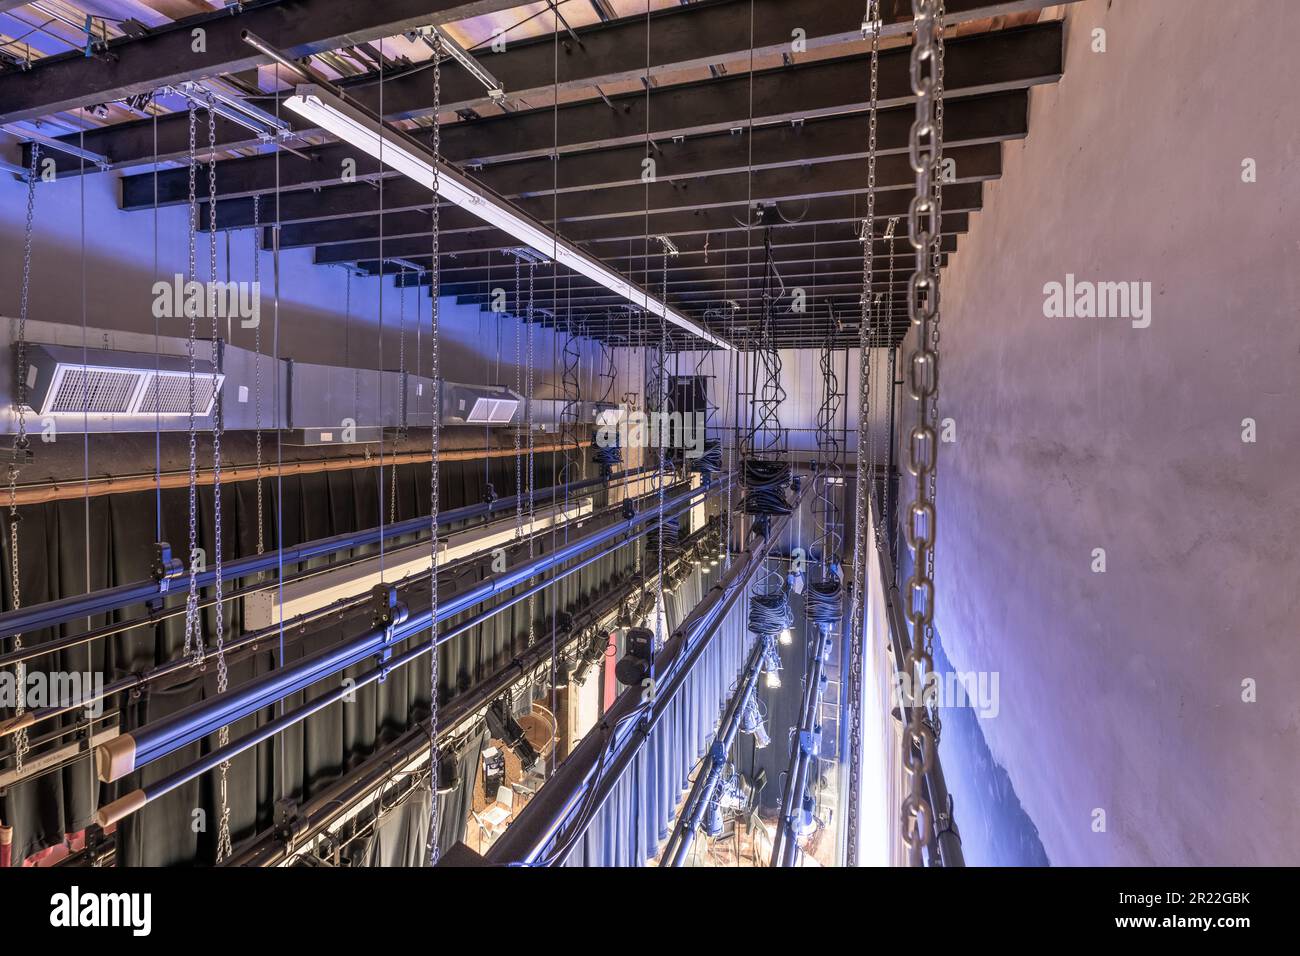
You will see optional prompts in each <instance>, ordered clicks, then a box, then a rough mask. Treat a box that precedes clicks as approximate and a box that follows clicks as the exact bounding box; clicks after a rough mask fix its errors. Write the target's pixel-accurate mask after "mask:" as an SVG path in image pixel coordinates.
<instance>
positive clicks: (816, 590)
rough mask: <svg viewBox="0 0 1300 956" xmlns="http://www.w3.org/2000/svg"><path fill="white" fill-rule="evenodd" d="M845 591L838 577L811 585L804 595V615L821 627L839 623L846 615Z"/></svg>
mask: <svg viewBox="0 0 1300 956" xmlns="http://www.w3.org/2000/svg"><path fill="white" fill-rule="evenodd" d="M843 591H844V588H843V586H842V585H841V584H840V579H839V578H838V577H832V578H827V579H826V580H825V581H814V582H813V583H812V584H810V585H809V586H808V588H807V590H805V591H804V595H803V608H804V614H805V615H806V616H807V618H808V620H809V621H810V622H811V623H813V624H820V625H831V624H835V623H837V622H838V621H839V620H840V618H841V617H842V616H843V614H844V610H843V606H842V605H843V601H842V594H843Z"/></svg>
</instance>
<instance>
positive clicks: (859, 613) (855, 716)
mask: <svg viewBox="0 0 1300 956" xmlns="http://www.w3.org/2000/svg"><path fill="white" fill-rule="evenodd" d="M867 23H868V24H869V26H870V29H871V91H870V104H871V106H870V113H869V118H868V121H867V122H868V126H867V220H866V222H865V223H864V224H863V228H862V242H863V247H862V321H861V322H860V324H859V325H858V377H859V388H858V392H859V400H858V442H857V446H858V447H857V476H858V480H857V498H858V500H857V507H856V508H855V509H854V534H853V598H852V602H851V605H850V616H849V801H848V802H849V806H848V827H847V835H846V841H845V847H846V855H847V862H848V865H850V866H857V864H858V827H859V820H858V811H859V807H858V798H859V795H860V791H861V786H862V783H861V770H860V767H861V764H862V683H863V680H864V679H865V673H864V671H863V666H862V651H863V647H862V644H863V641H864V640H865V638H866V627H865V624H866V622H865V620H864V618H865V615H866V608H867V584H868V576H867V564H868V561H867V550H866V549H867V540H868V539H867V535H868V533H869V527H870V524H869V518H870V508H871V505H870V500H871V481H872V480H873V476H872V474H871V471H870V469H871V467H872V463H871V461H870V460H869V457H868V449H867V441H868V432H869V429H870V423H871V361H870V355H871V338H872V334H871V333H872V324H873V311H874V310H873V308H872V300H871V275H872V270H873V269H874V268H875V237H874V236H873V232H874V230H875V217H876V126H877V119H878V113H879V90H880V85H879V81H880V3H879V0H871V2H870V3H868V5H867Z"/></svg>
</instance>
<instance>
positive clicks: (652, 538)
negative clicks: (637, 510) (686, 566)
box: [645, 518, 681, 557]
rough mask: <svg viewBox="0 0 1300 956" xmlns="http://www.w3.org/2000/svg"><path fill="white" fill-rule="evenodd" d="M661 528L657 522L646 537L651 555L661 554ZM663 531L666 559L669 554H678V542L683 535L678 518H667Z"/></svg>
mask: <svg viewBox="0 0 1300 956" xmlns="http://www.w3.org/2000/svg"><path fill="white" fill-rule="evenodd" d="M660 528H661V526H660V525H659V524H658V523H657V522H656V524H655V525H654V527H652V528H651V529H650V531H649V532H648V533H647V534H646V536H645V541H646V550H647V551H648V552H649V553H650V554H658V553H659V536H660ZM662 530H663V539H664V540H663V548H664V555H665V557H666V556H668V555H669V554H676V553H677V550H678V547H677V545H678V540H679V538H680V535H681V523H680V522H679V521H678V520H677V519H676V518H665V519H664V521H663V525H662Z"/></svg>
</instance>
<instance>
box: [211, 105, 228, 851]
mask: <svg viewBox="0 0 1300 956" xmlns="http://www.w3.org/2000/svg"><path fill="white" fill-rule="evenodd" d="M208 275H209V277H210V279H211V286H210V290H209V295H208V308H209V309H211V310H212V527H213V531H212V564H213V572H214V575H215V577H214V581H213V599H212V604H213V612H214V614H215V617H216V620H215V622H214V626H215V631H214V637H215V639H216V644H217V647H216V656H217V694H219V695H220V694H224V693H225V692H226V690H227V688H228V687H229V686H230V672H229V670H228V669H227V667H226V635H225V631H226V624H225V604H224V602H223V599H222V575H221V552H222V550H223V548H222V534H221V532H222V515H221V425H222V423H221V396H220V395H219V394H218V393H217V376H218V375H220V374H221V349H220V342H221V327H220V325H219V324H218V321H219V320H218V311H219V310H218V309H217V281H218V276H217V116H216V113H215V112H214V111H213V110H212V109H211V108H209V109H208ZM226 279H227V280H229V279H230V276H226ZM229 743H230V727H229V725H227V726H224V727H222V728H221V729H220V730H218V731H217V746H218V747H225V746H226V745H227V744H229ZM220 770H221V776H220V780H219V783H218V793H219V800H220V818H219V826H218V829H217V862H218V863H220V862H222V861H223V860H225V859H226V858H227V857H229V856H230V855H231V854H232V852H233V847H232V846H231V840H230V793H229V786H228V784H229V776H230V761H229V760H223V761H222V762H221V768H220Z"/></svg>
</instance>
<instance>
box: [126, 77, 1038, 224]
mask: <svg viewBox="0 0 1300 956" xmlns="http://www.w3.org/2000/svg"><path fill="white" fill-rule="evenodd" d="M1028 108H1029V96H1028V93H1027V92H1026V91H1025V90H1014V91H1011V92H1008V93H999V94H993V95H989V96H975V97H964V98H961V99H955V100H952V101H950V102H947V103H946V104H945V112H944V145H945V146H946V147H949V148H951V147H958V146H974V145H985V144H992V143H1000V142H1004V141H1007V140H1011V139H1020V138H1023V137H1024V136H1025V135H1026V134H1027V133H1028ZM914 118H915V110H914V109H913V108H912V107H906V106H905V107H897V108H894V109H889V110H883V111H882V112H881V113H880V114H879V122H878V127H877V152H878V155H881V156H885V155H891V154H901V153H903V152H905V151H906V150H907V148H908V138H909V133H910V131H911V124H912V121H913V119H914ZM868 134H869V120H868V117H867V116H866V115H865V114H860V113H859V114H851V115H846V116H837V117H829V118H824V119H819V120H813V121H810V122H808V123H805V124H781V125H778V126H767V127H761V128H758V129H755V130H753V135H752V136H748V135H743V134H742V135H739V136H736V135H732V134H730V133H723V134H711V135H706V136H702V137H696V138H691V139H685V140H682V141H680V142H664V143H661V144H659V146H658V147H657V148H656V149H655V150H654V152H653V156H654V161H655V170H654V175H655V179H656V181H658V182H661V183H662V182H679V181H682V180H686V179H691V178H694V177H700V176H709V175H718V174H723V173H738V172H741V171H744V170H748V169H754V170H759V169H773V168H778V167H784V166H793V165H801V164H805V163H820V162H837V161H844V160H849V159H861V158H864V157H865V156H866V143H867V139H868ZM308 155H310V156H311V157H312V159H311V161H310V162H305V161H303V160H302V159H300V158H298V157H296V156H293V155H292V154H286V155H284V156H282V157H281V158H280V159H278V160H277V158H276V157H275V156H274V155H265V156H254V157H248V158H245V159H229V160H224V161H221V162H218V163H217V176H216V187H217V189H216V191H217V196H218V197H219V200H221V199H229V198H232V197H239V196H250V195H253V194H254V193H263V192H269V191H274V190H275V189H277V188H279V189H281V190H296V189H322V188H329V187H337V186H340V184H341V180H340V174H341V171H342V169H343V162H344V160H345V159H351V160H353V162H354V163H355V171H356V174H357V175H358V177H361V178H366V177H369V176H373V175H374V174H375V173H376V172H378V170H379V164H378V163H377V162H376V161H375V160H374V159H372V158H371V157H369V156H367V155H365V154H363V153H362V152H361V151H359V150H356V149H354V148H352V147H351V146H348V145H346V144H336V145H333V146H326V147H322V148H320V149H317V150H312V151H308ZM446 155H447V157H448V158H449V159H451V160H453V161H455V160H457V159H458V157H456V156H455V155H453V154H451V153H447V154H446ZM645 157H646V148H645V144H643V143H639V144H636V145H634V146H621V147H614V148H611V149H607V150H595V151H591V152H584V153H579V154H573V155H564V156H561V157H560V159H559V160H558V161H554V160H551V159H549V158H548V159H531V160H523V161H520V162H514V163H507V164H504V165H501V166H495V167H489V168H486V169H483V170H481V171H479V172H477V173H475V174H474V176H475V178H476V179H477V180H479V181H480V182H482V183H484V184H485V185H487V186H488V187H489V188H491V189H493V190H495V191H496V192H497V193H498V194H500V195H502V196H506V197H523V196H534V195H547V194H553V193H555V192H559V193H561V194H564V193H569V192H580V193H581V194H582V195H584V196H585V194H586V192H587V191H590V190H592V189H606V188H616V187H621V186H631V185H638V184H641V183H642V178H641V177H642V172H643V162H644V160H645ZM342 188H343V189H345V190H348V191H351V192H357V193H361V194H363V195H365V197H366V199H367V201H370V200H371V199H372V198H373V197H371V196H370V195H369V194H368V193H367V189H368V187H367V186H365V185H350V186H345V187H342ZM205 195H206V193H205ZM121 197H122V199H121V205H122V208H123V209H146V208H150V207H152V206H153V205H154V203H155V202H156V203H157V204H158V205H161V206H167V205H174V204H180V203H184V202H187V201H188V197H189V171H188V170H187V169H172V170H165V171H162V172H159V173H158V174H157V175H154V174H153V173H144V174H139V175H134V176H126V177H123V179H122V192H121ZM566 201H572V200H571V199H570V200H566V199H565V198H561V199H560V200H559V202H560V203H561V204H564V203H565V202H566ZM222 212H223V211H222V209H221V207H220V206H219V207H218V212H217V220H218V222H220V221H221V220H222V218H223V216H222Z"/></svg>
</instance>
